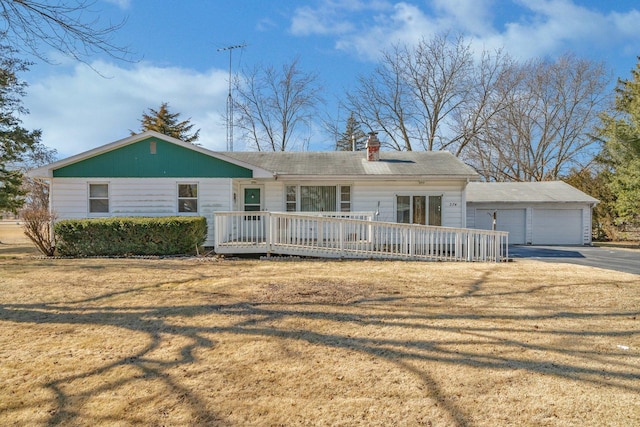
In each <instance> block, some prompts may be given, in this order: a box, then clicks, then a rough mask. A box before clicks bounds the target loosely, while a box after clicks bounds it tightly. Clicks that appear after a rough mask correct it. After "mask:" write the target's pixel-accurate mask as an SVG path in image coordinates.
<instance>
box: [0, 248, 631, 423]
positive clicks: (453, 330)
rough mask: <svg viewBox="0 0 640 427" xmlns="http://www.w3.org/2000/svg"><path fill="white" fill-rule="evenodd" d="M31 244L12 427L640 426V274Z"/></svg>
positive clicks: (17, 326)
mask: <svg viewBox="0 0 640 427" xmlns="http://www.w3.org/2000/svg"><path fill="white" fill-rule="evenodd" d="M0 240H1V239H0ZM24 248H25V247H23V246H19V245H17V244H13V245H7V244H0V361H1V362H0V425H18V426H38V425H40V426H44V425H101V424H107V425H136V424H141V425H172V426H176V425H185V426H187V425H189V426H190V425H207V426H209V425H223V426H226V425H237V426H246V425H261V426H263V425H358V424H360V425H433V426H445V425H446V426H449V425H451V426H496V425H536V426H539V425H551V426H570V425H591V426H603V425H607V426H630V425H638V424H640V317H639V316H640V277H639V276H634V275H628V274H623V273H614V272H611V271H604V270H598V269H593V268H587V267H580V266H574V265H560V264H558V265H555V264H544V263H538V262H535V261H518V262H515V263H505V264H454V263H422V262H372V261H343V262H340V261H326V262H323V261H296V262H282V261H280V262H278V261H257V260H225V261H216V260H213V259H211V258H207V259H195V258H192V259H165V260H162V259H85V260H47V259H34V258H32V257H28V256H23V255H22V252H21V251H22V249H24Z"/></svg>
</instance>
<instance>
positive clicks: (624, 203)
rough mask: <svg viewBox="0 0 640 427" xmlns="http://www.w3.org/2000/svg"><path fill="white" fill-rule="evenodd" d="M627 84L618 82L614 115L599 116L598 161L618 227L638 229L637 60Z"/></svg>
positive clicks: (639, 95) (639, 114)
mask: <svg viewBox="0 0 640 427" xmlns="http://www.w3.org/2000/svg"><path fill="white" fill-rule="evenodd" d="M638 61H639V62H638V64H637V65H636V68H635V69H634V70H632V71H631V74H632V77H631V79H630V80H618V85H617V87H616V102H615V114H613V115H610V114H604V115H602V117H601V119H602V125H601V127H600V129H599V133H600V137H601V139H602V141H603V142H604V145H603V150H602V153H601V154H600V156H599V160H600V161H601V162H602V163H603V164H604V165H605V166H607V168H608V172H609V180H608V181H609V188H610V189H611V192H612V193H613V195H614V197H615V201H614V207H615V211H616V214H617V222H618V223H619V224H632V225H640V57H639V58H638Z"/></svg>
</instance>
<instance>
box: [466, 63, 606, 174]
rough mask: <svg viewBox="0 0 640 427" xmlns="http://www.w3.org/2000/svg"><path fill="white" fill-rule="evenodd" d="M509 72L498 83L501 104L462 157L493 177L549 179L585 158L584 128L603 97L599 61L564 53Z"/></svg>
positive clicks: (588, 156) (603, 80)
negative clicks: (557, 57)
mask: <svg viewBox="0 0 640 427" xmlns="http://www.w3.org/2000/svg"><path fill="white" fill-rule="evenodd" d="M511 71H512V73H511V75H510V76H509V77H507V78H505V79H504V80H503V82H508V83H505V84H503V85H502V86H500V87H499V88H500V90H501V91H502V95H501V96H503V97H504V98H505V99H507V100H508V101H507V102H506V103H505V104H504V105H505V108H503V109H501V110H499V111H498V112H497V113H496V114H495V115H494V116H493V117H492V118H491V120H490V121H489V122H488V123H489V125H488V126H486V127H485V128H484V129H483V131H482V132H480V133H478V134H476V135H475V137H474V141H473V143H472V147H471V148H470V150H469V151H468V152H467V154H466V156H465V157H466V158H467V159H468V161H469V162H470V163H472V164H474V165H475V167H476V168H477V170H478V171H479V172H480V173H481V174H482V175H483V176H484V178H485V179H487V180H495V181H544V180H555V179H559V178H560V177H561V175H562V174H563V172H564V173H566V172H567V171H568V170H569V169H570V168H571V167H578V168H580V166H581V163H584V162H588V161H590V160H591V159H592V158H593V156H592V155H591V153H589V147H590V146H592V144H593V139H592V138H591V137H590V136H589V134H588V132H589V131H590V130H591V129H593V128H594V126H595V124H596V123H597V118H598V114H599V113H600V112H601V111H602V108H603V107H604V106H605V105H606V104H605V103H606V101H607V99H608V98H607V93H606V87H607V85H608V83H609V73H608V72H607V70H606V69H605V67H604V65H603V64H602V63H595V62H592V61H589V60H585V59H579V58H577V57H575V56H574V55H569V54H567V55H563V56H562V57H560V58H559V59H558V60H557V61H555V62H552V61H548V60H541V59H538V60H534V61H530V62H528V63H525V64H523V65H522V66H521V67H519V68H515V67H514V68H513V69H512V70H511Z"/></svg>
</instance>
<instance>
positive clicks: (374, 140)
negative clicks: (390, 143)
mask: <svg viewBox="0 0 640 427" xmlns="http://www.w3.org/2000/svg"><path fill="white" fill-rule="evenodd" d="M367 160H368V161H370V162H377V161H379V160H380V141H378V135H377V133H375V132H369V138H368V139H367Z"/></svg>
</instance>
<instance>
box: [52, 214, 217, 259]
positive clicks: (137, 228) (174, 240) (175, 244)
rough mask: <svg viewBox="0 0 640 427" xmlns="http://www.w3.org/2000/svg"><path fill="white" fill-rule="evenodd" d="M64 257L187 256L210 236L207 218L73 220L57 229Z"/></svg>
mask: <svg viewBox="0 0 640 427" xmlns="http://www.w3.org/2000/svg"><path fill="white" fill-rule="evenodd" d="M54 230H55V236H56V242H57V245H56V249H57V250H58V253H59V254H60V255H63V256H123V255H175V254H186V253H191V252H193V251H195V250H196V248H197V247H198V246H201V245H202V244H203V243H204V241H205V239H206V236H207V221H206V219H205V218H204V217H159V218H147V217H115V218H100V219H97V218H96V219H73V220H63V221H60V222H57V223H56V224H55V227H54Z"/></svg>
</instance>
